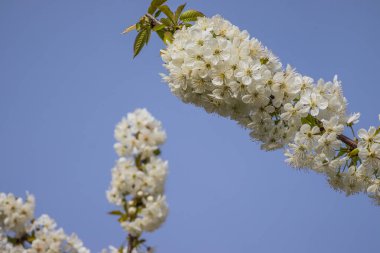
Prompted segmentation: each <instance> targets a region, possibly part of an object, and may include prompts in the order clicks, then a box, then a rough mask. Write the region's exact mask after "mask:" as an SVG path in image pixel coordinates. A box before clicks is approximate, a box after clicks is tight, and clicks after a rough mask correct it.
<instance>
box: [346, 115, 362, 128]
mask: <svg viewBox="0 0 380 253" xmlns="http://www.w3.org/2000/svg"><path fill="white" fill-rule="evenodd" d="M359 118H360V112H357V113H353V114H351V116H350V117H348V118H347V122H346V124H347V126H352V125H355V124H357V123H359Z"/></svg>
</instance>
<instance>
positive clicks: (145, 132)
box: [105, 109, 168, 252]
mask: <svg viewBox="0 0 380 253" xmlns="http://www.w3.org/2000/svg"><path fill="white" fill-rule="evenodd" d="M115 139H116V143H115V145H114V148H115V150H116V153H117V154H118V155H119V159H118V160H117V161H116V164H115V167H114V168H113V169H112V181H111V185H110V187H109V190H108V191H107V198H108V200H109V202H110V203H112V204H115V205H117V206H120V207H121V208H122V209H123V211H113V212H111V214H115V215H118V216H120V217H119V222H120V223H121V226H122V227H123V228H124V229H125V230H126V231H127V232H128V233H129V234H130V235H131V236H132V238H135V239H136V238H139V236H140V235H141V234H142V232H144V231H148V232H152V231H154V230H156V229H157V228H159V227H160V226H161V224H162V223H163V222H164V221H165V219H166V216H167V214H168V206H167V203H166V200H165V196H164V184H165V180H166V176H167V171H168V163H167V161H164V160H162V159H160V158H159V157H158V155H159V154H160V149H159V146H160V145H162V144H163V143H164V142H165V139H166V134H165V131H164V130H163V129H162V127H161V123H160V122H159V121H157V120H156V119H155V118H153V117H152V115H151V114H150V113H149V112H148V111H147V110H146V109H137V110H135V111H134V112H133V113H129V114H128V115H127V116H126V117H124V118H123V119H122V120H121V121H120V122H119V123H118V124H117V126H116V128H115ZM129 243H131V242H129ZM134 244H139V242H138V241H136V242H135V243H134ZM105 252H106V251H105ZM110 252H114V251H113V250H112V248H110Z"/></svg>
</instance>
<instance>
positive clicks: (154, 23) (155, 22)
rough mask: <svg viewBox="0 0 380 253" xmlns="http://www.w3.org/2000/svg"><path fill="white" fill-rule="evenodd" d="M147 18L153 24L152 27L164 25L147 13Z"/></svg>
mask: <svg viewBox="0 0 380 253" xmlns="http://www.w3.org/2000/svg"><path fill="white" fill-rule="evenodd" d="M145 17H147V18H148V19H149V21H150V23H151V24H152V27H154V26H156V25H162V23H161V21H159V20H158V19H156V18H155V17H153V15H151V14H149V13H146V14H145Z"/></svg>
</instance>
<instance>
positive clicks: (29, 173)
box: [0, 0, 380, 253]
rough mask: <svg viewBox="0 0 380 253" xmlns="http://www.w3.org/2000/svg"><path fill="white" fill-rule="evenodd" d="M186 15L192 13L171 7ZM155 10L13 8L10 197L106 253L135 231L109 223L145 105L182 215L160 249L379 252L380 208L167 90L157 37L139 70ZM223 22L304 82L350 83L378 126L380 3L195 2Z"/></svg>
mask: <svg viewBox="0 0 380 253" xmlns="http://www.w3.org/2000/svg"><path fill="white" fill-rule="evenodd" d="M169 3H170V4H172V6H177V5H178V4H180V3H182V2H180V1H169ZM148 4H149V1H147V0H144V1H142V0H129V1H120V0H113V1H109V0H108V1H106V0H91V1H89V0H86V1H85V0H83V1H76V0H66V1H48V0H38V1H37V0H36V1H14V0H1V1H0V33H1V39H0V69H1V75H0V170H1V174H0V192H14V193H16V194H18V195H22V196H24V194H25V191H26V190H28V191H30V192H32V193H33V194H35V196H36V198H37V210H36V212H37V214H38V215H40V214H42V213H48V214H49V215H51V216H52V217H53V218H55V219H56V220H57V222H58V223H59V225H60V226H62V227H63V228H64V229H65V230H66V231H67V232H76V233H77V234H78V235H79V236H80V238H81V239H83V241H84V242H85V244H86V245H87V247H89V248H90V249H91V250H92V252H99V250H100V249H101V248H103V247H106V246H107V245H109V244H114V245H116V246H118V245H119V244H120V243H121V242H122V240H123V238H124V236H125V234H124V232H123V231H122V229H121V228H120V227H119V225H118V224H117V222H116V221H115V220H114V217H110V216H108V215H106V212H107V211H109V210H112V209H113V208H114V207H113V206H112V205H110V204H108V202H107V200H106V198H105V190H106V189H107V187H108V184H109V181H110V169H111V168H112V166H113V163H114V160H115V159H116V157H117V156H116V154H115V153H114V151H113V148H112V145H113V143H114V140H113V128H114V126H115V124H116V123H117V122H118V121H119V120H120V118H121V117H122V116H123V115H124V114H126V113H127V112H130V111H133V110H134V109H135V108H137V107H146V108H148V110H150V111H151V112H152V114H153V115H154V116H155V117H156V118H158V119H159V120H161V121H162V122H163V125H164V128H165V129H166V131H167V134H168V141H167V143H166V144H165V146H164V147H163V149H162V150H163V156H164V158H165V159H168V160H169V164H170V175H169V178H168V182H167V199H168V202H169V205H170V215H169V218H168V221H167V223H166V224H165V225H164V226H163V228H161V229H160V230H158V231H157V232H155V233H153V234H150V235H147V238H148V239H149V242H150V244H151V245H154V246H156V247H157V252H166V253H170V252H173V253H174V252H181V253H193V252H194V253H195V252H201V253H202V252H218V253H230V252H262V253H265V252H292V253H294V252H310V253H313V252H318V253H319V252H346V253H350V252H355V253H357V252H376V251H378V245H377V244H378V243H377V242H378V235H379V233H380V219H379V214H380V209H379V207H376V206H374V205H373V204H372V203H371V201H370V200H369V199H368V198H367V197H366V196H364V195H356V196H353V197H348V198H347V197H345V196H344V194H342V193H338V192H335V191H334V190H332V189H331V188H329V187H328V185H327V182H326V181H325V179H324V178H323V177H321V176H319V175H315V174H314V173H305V172H300V171H296V170H294V169H291V168H290V167H288V166H287V165H286V164H285V163H284V157H283V154H282V152H281V151H276V152H264V151H261V150H260V148H259V145H258V144H257V143H254V142H252V141H251V140H250V139H249V136H248V132H247V131H246V130H244V129H242V128H240V127H239V126H237V125H236V124H235V123H234V122H232V121H230V120H227V119H224V118H221V117H218V116H215V115H209V114H207V113H205V112H204V111H203V110H202V109H199V108H195V107H194V106H191V105H186V104H183V103H181V102H180V101H179V100H178V99H177V98H175V97H174V96H173V95H172V94H171V93H170V92H169V90H168V88H167V87H166V85H165V84H164V83H162V82H161V80H160V77H159V75H158V73H160V72H163V71H164V69H163V67H162V66H161V65H162V61H161V59H160V57H159V49H160V48H162V47H163V46H164V45H163V44H162V43H161V41H159V40H158V39H156V38H153V39H152V41H151V42H150V44H149V47H148V48H145V49H144V50H143V52H142V53H141V55H139V56H138V57H137V58H136V59H134V60H133V59H132V50H131V48H132V44H133V39H134V34H133V35H128V36H121V35H120V32H121V31H122V30H123V29H124V28H125V27H127V26H129V25H131V24H132V23H134V22H135V21H137V20H138V18H139V16H141V15H142V14H143V13H144V11H145V9H146V8H147V6H148ZM188 7H192V8H196V9H199V10H201V11H203V12H204V13H205V14H206V15H208V16H212V15H214V14H221V15H222V16H223V17H225V18H226V19H229V20H230V21H231V22H232V23H234V24H235V25H238V26H239V27H240V28H241V29H246V30H248V31H249V32H250V34H251V35H252V36H254V37H256V38H258V39H259V40H261V41H262V42H263V43H264V44H265V45H266V46H268V47H269V48H270V49H272V51H273V52H274V53H275V54H276V55H277V56H279V57H280V59H281V60H282V62H283V63H284V64H287V63H289V64H291V65H292V66H294V67H296V68H297V70H298V71H299V72H300V73H303V74H306V75H309V76H311V77H313V78H314V79H318V78H320V77H321V78H324V79H326V80H328V79H332V77H333V76H334V74H338V75H339V77H340V79H341V80H342V82H343V89H344V94H345V96H346V97H347V99H348V101H349V110H350V111H351V112H358V111H359V112H361V113H362V117H361V122H360V123H359V127H368V126H370V125H377V124H378V116H377V115H378V113H379V112H380V110H379V109H378V108H379V102H378V101H379V100H378V94H379V92H380V86H379V79H378V72H379V70H378V69H379V65H380V63H379V57H380V48H379V47H378V41H379V39H380V29H379V27H380V15H378V14H379V13H380V2H378V1H375V0H373V1H369V0H367V1H365V0H363V1H354V0H340V1H338V0H334V1H331V0H321V1H304V0H297V1H296V0H293V1H290V0H287V1H285V0H276V1H275V0H269V1H253V0H252V1H250V0H234V1H220V0H219V1H217V0H207V1H197V0H194V1H188Z"/></svg>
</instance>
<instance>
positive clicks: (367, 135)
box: [358, 126, 380, 147]
mask: <svg viewBox="0 0 380 253" xmlns="http://www.w3.org/2000/svg"><path fill="white" fill-rule="evenodd" d="M358 136H359V138H360V140H359V146H362V147H367V146H369V145H371V144H372V143H380V135H378V134H377V133H376V128H375V127H373V126H371V127H370V128H369V130H368V131H367V130H365V129H363V128H362V129H359V131H358Z"/></svg>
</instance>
